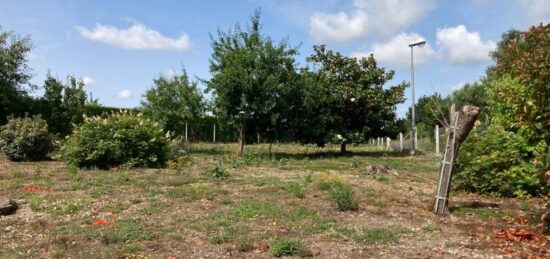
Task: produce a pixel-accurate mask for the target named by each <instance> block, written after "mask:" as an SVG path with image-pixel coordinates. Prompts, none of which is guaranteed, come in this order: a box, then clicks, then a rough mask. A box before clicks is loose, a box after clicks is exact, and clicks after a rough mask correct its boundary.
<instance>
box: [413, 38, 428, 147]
mask: <svg viewBox="0 0 550 259" xmlns="http://www.w3.org/2000/svg"><path fill="white" fill-rule="evenodd" d="M424 45H426V41H425V40H417V41H416V42H412V43H410V44H409V47H410V48H411V83H410V86H411V90H412V152H413V153H415V152H416V122H415V118H414V106H415V99H414V52H413V48H414V47H424Z"/></svg>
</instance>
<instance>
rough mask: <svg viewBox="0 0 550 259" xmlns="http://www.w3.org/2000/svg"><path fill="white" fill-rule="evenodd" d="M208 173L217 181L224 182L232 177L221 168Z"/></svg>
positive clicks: (215, 168) (216, 167)
mask: <svg viewBox="0 0 550 259" xmlns="http://www.w3.org/2000/svg"><path fill="white" fill-rule="evenodd" d="M208 173H209V175H210V177H211V178H214V179H216V180H224V179H227V178H228V177H229V176H230V175H229V173H228V172H227V171H225V169H223V168H222V167H220V166H215V167H214V168H212V169H210V170H209V171H208Z"/></svg>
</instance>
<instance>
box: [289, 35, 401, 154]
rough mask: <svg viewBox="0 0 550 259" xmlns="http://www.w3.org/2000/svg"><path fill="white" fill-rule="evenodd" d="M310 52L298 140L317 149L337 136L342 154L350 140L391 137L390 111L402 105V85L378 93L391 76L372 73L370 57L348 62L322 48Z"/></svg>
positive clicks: (304, 72)
mask: <svg viewBox="0 0 550 259" xmlns="http://www.w3.org/2000/svg"><path fill="white" fill-rule="evenodd" d="M314 51H315V54H313V55H311V56H310V57H309V58H308V61H310V62H312V63H313V65H315V67H316V70H314V71H310V70H309V69H307V68H306V69H303V70H302V77H303V80H304V85H305V86H304V89H305V93H304V94H305V97H304V101H303V108H302V111H301V112H300V114H299V119H298V121H300V124H299V125H300V126H299V127H298V129H297V130H298V132H297V138H298V140H299V141H301V142H302V143H315V144H317V145H320V146H323V145H324V144H325V143H327V142H328V141H329V140H330V137H331V136H338V139H340V143H341V144H342V151H343V152H344V151H345V145H346V144H348V143H352V139H357V140H359V141H361V140H364V139H367V138H370V137H376V136H388V135H394V134H396V133H397V131H398V130H397V128H398V127H397V126H398V125H397V124H396V123H395V122H396V113H395V105H397V104H399V103H402V102H403V101H404V90H405V87H406V83H404V82H403V83H401V84H399V85H396V86H390V87H384V85H385V84H386V83H387V82H388V81H390V80H391V79H392V78H393V75H394V71H392V70H390V71H386V69H385V68H381V67H378V65H377V62H376V60H375V58H374V56H372V55H371V56H369V57H366V58H361V59H357V58H350V57H346V56H343V55H342V54H340V53H338V52H335V51H332V50H326V49H325V46H324V45H321V46H314ZM357 134H360V135H363V137H358V136H357Z"/></svg>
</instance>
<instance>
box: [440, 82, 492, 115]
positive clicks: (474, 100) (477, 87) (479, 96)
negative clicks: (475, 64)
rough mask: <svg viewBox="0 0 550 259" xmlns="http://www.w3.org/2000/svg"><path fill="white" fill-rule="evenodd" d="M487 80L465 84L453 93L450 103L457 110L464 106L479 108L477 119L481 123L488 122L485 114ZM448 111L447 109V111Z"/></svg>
mask: <svg viewBox="0 0 550 259" xmlns="http://www.w3.org/2000/svg"><path fill="white" fill-rule="evenodd" d="M488 83H489V81H488V80H481V81H480V82H474V83H471V84H469V83H468V84H465V85H463V86H462V87H460V88H459V89H457V90H455V91H453V93H452V95H451V101H452V103H454V104H455V106H456V107H457V109H461V108H462V107H463V106H465V105H473V106H476V107H478V108H479V112H480V113H479V115H478V119H479V120H480V121H483V122H487V121H488V118H487V116H488V114H487V108H488V107H487V99H488V97H487V84H488ZM449 105H450V104H449ZM447 110H448V109H447Z"/></svg>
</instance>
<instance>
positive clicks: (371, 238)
mask: <svg viewBox="0 0 550 259" xmlns="http://www.w3.org/2000/svg"><path fill="white" fill-rule="evenodd" d="M404 232H405V231H404V230H403V229H399V228H394V227H382V228H372V229H364V230H362V231H357V230H355V229H351V228H346V227H343V228H338V229H336V233H338V234H340V235H342V236H346V237H350V238H352V239H354V240H356V241H358V242H362V243H365V244H368V245H374V244H381V243H382V244H387V243H395V242H397V241H399V236H400V234H402V233H404Z"/></svg>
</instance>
